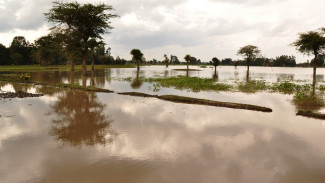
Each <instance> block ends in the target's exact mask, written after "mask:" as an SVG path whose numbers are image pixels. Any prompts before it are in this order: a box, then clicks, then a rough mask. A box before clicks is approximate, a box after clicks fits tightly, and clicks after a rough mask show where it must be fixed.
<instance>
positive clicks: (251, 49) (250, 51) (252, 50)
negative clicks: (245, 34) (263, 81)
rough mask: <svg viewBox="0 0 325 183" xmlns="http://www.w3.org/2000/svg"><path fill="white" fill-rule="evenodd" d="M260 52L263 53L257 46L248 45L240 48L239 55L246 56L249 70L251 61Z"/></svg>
mask: <svg viewBox="0 0 325 183" xmlns="http://www.w3.org/2000/svg"><path fill="white" fill-rule="evenodd" d="M260 53H261V51H260V50H259V49H258V47H257V46H254V45H247V46H243V47H241V48H240V49H239V50H238V52H237V55H242V56H244V57H245V59H246V62H247V70H249V64H250V62H251V61H252V60H254V59H255V58H256V57H257V56H258V55H259V54H260Z"/></svg>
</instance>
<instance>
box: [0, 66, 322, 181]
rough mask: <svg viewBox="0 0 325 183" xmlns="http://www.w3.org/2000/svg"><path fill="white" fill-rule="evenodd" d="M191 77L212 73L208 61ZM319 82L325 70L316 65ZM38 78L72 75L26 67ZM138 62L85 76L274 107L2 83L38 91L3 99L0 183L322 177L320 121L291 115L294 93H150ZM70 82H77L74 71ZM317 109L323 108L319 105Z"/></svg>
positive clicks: (268, 76)
mask: <svg viewBox="0 0 325 183" xmlns="http://www.w3.org/2000/svg"><path fill="white" fill-rule="evenodd" d="M183 67H185V66H177V67H169V68H168V69H166V68H165V67H162V66H154V67H153V66H151V67H145V68H141V69H142V71H141V72H140V76H144V77H169V76H177V75H185V74H186V72H184V71H176V70H173V69H175V68H183ZM192 68H195V69H200V70H202V71H191V72H190V73H189V75H190V76H198V77H206V78H209V77H212V75H213V72H214V71H213V68H198V67H192ZM318 73H320V74H319V75H317V80H318V82H319V83H322V82H324V75H323V74H325V70H324V69H318ZM245 74H246V70H245V68H244V67H238V68H237V69H234V67H219V68H218V76H219V81H220V82H229V83H231V82H235V81H237V80H238V81H243V80H245V78H246V75H245ZM31 75H32V79H33V80H34V81H37V82H42V81H51V82H53V83H60V82H66V83H69V82H70V80H71V77H70V73H69V72H50V73H49V72H38V73H31ZM135 76H136V69H105V70H98V71H96V73H95V75H94V77H93V78H91V77H89V78H87V80H86V84H87V85H94V86H97V87H101V88H106V89H110V90H114V91H119V92H124V91H140V92H144V93H152V94H159V95H160V94H176V95H183V96H192V97H197V98H206V99H213V100H218V101H230V102H238V103H247V104H256V105H262V106H267V107H270V108H272V109H273V112H272V113H263V112H254V111H246V110H240V109H228V108H221V107H210V106H200V105H190V104H178V103H172V102H167V101H162V100H159V99H156V98H141V97H132V96H123V95H118V94H116V93H111V94H109V93H91V92H82V91H76V90H63V89H54V88H48V87H42V86H32V85H20V84H10V83H3V84H2V85H1V90H2V92H3V91H26V92H30V93H42V94H44V96H41V97H39V98H24V99H1V100H0V182H1V183H2V182H3V183H16V182H17V183H20V182H28V183H38V182H50V183H52V182H53V183H54V182H62V183H71V182H81V183H86V182H139V183H140V182H141V183H152V182H158V183H160V182H161V183H165V182H175V183H176V182H177V183H179V182H187V183H192V182H193V183H197V182H203V183H210V182H211V183H212V182H213V183H214V182H220V183H238V182H241V183H252V182H260V183H307V182H308V183H310V182H313V183H323V182H325V142H324V141H323V139H325V122H324V121H323V120H316V119H312V118H306V117H301V116H296V110H297V106H296V105H295V103H294V102H293V101H292V98H293V96H292V95H284V94H280V93H268V92H258V93H254V94H249V93H242V92H197V93H194V92H189V91H180V90H176V89H173V88H160V90H159V91H155V90H154V88H153V86H152V84H150V83H146V82H143V83H141V84H140V86H136V87H134V85H133V86H132V85H131V83H132V82H129V81H126V80H124V79H125V78H128V77H131V78H135ZM250 77H251V78H252V79H263V80H266V81H267V82H273V81H277V80H278V79H286V78H288V77H290V78H292V79H293V80H294V81H295V82H303V83H309V82H311V81H312V69H311V68H263V67H251V74H250ZM74 81H75V82H79V83H80V84H82V83H84V81H83V78H82V77H81V76H80V74H79V73H75V75H74ZM319 111H324V109H319Z"/></svg>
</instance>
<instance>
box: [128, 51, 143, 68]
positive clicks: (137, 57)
mask: <svg viewBox="0 0 325 183" xmlns="http://www.w3.org/2000/svg"><path fill="white" fill-rule="evenodd" d="M130 54H131V55H132V59H133V60H136V62H137V69H138V71H139V70H140V62H141V61H142V57H143V53H142V52H141V51H140V50H139V49H132V50H131V52H130Z"/></svg>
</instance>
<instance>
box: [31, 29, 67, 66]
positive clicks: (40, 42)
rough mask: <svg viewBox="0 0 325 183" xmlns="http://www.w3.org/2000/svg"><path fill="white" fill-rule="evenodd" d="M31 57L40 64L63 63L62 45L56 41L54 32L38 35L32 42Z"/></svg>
mask: <svg viewBox="0 0 325 183" xmlns="http://www.w3.org/2000/svg"><path fill="white" fill-rule="evenodd" d="M34 45H35V49H34V51H33V57H34V58H35V60H36V62H38V63H40V64H42V65H50V64H63V62H64V61H65V58H64V55H63V52H62V50H63V49H62V45H60V44H59V43H58V41H57V38H56V37H55V35H54V34H49V35H47V36H43V37H40V38H39V39H37V40H35V42H34Z"/></svg>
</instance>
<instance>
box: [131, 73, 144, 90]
mask: <svg viewBox="0 0 325 183" xmlns="http://www.w3.org/2000/svg"><path fill="white" fill-rule="evenodd" d="M142 84H143V81H141V79H140V78H139V71H138V70H137V77H136V78H134V79H133V81H132V83H131V87H132V88H133V89H138V88H140V87H141V85H142Z"/></svg>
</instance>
